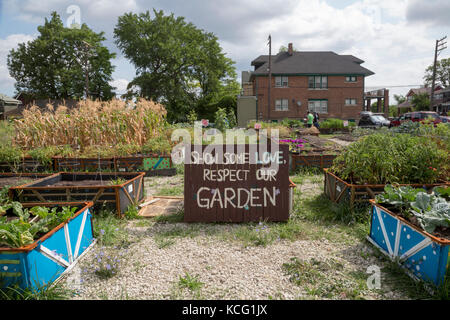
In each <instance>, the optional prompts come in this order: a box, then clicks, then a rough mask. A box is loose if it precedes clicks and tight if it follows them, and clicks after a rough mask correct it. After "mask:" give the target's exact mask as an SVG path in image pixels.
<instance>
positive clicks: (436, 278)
mask: <svg viewBox="0 0 450 320" xmlns="http://www.w3.org/2000/svg"><path fill="white" fill-rule="evenodd" d="M370 202H371V204H372V222H371V226H370V234H369V236H368V240H369V241H370V242H371V243H372V244H373V245H375V246H376V247H377V248H378V249H380V250H381V251H382V252H383V253H384V254H386V255H387V256H389V257H390V258H391V259H392V260H393V261H396V262H399V263H400V265H401V266H402V267H404V268H405V269H406V270H407V271H408V274H409V275H410V276H412V277H413V278H416V279H421V280H424V281H426V282H429V283H433V284H434V285H436V286H439V285H441V284H442V283H443V281H444V279H445V276H446V275H449V272H450V257H449V248H450V240H446V239H441V238H437V237H435V236H433V235H431V234H429V233H427V232H425V231H423V230H421V229H420V228H418V227H416V226H414V225H413V224H411V223H410V222H408V221H406V220H405V219H403V218H402V217H399V216H397V215H396V214H395V213H393V212H391V211H389V210H388V209H386V208H384V207H382V206H380V205H379V204H377V203H375V201H374V200H371V201H370Z"/></svg>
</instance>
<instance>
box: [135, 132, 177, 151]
mask: <svg viewBox="0 0 450 320" xmlns="http://www.w3.org/2000/svg"><path fill="white" fill-rule="evenodd" d="M171 152H172V145H171V144H170V140H169V139H167V138H166V137H164V136H162V135H160V136H158V137H154V138H150V139H148V140H147V142H146V143H145V144H144V145H143V146H142V153H143V154H150V153H157V154H170V153H171Z"/></svg>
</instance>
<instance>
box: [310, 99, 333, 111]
mask: <svg viewBox="0 0 450 320" xmlns="http://www.w3.org/2000/svg"><path fill="white" fill-rule="evenodd" d="M308 110H309V111H311V112H317V113H319V114H328V100H326V99H323V100H308Z"/></svg>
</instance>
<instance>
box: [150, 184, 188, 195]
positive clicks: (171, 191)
mask: <svg viewBox="0 0 450 320" xmlns="http://www.w3.org/2000/svg"><path fill="white" fill-rule="evenodd" d="M156 193H157V195H155V197H156V196H174V197H175V196H183V194H184V186H183V185H181V186H171V187H163V188H161V189H159V190H158V191H157V192H156Z"/></svg>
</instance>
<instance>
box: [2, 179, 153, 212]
mask: <svg viewBox="0 0 450 320" xmlns="http://www.w3.org/2000/svg"><path fill="white" fill-rule="evenodd" d="M144 176H145V173H101V174H100V173H82V172H80V173H57V174H54V175H51V176H49V177H47V178H44V179H41V180H39V181H37V182H33V183H29V184H26V185H23V186H20V187H13V188H10V189H9V195H10V198H11V199H12V200H16V201H20V202H22V203H29V202H60V201H66V202H71V201H92V202H93V203H94V204H95V205H102V204H107V205H111V206H113V207H114V208H115V209H116V211H117V214H118V216H119V217H122V215H123V214H124V213H125V212H126V211H127V208H128V207H129V206H130V205H133V204H137V203H138V202H139V201H141V200H142V199H143V197H144ZM117 178H122V179H124V180H126V182H125V183H123V184H120V185H108V184H107V183H104V182H105V181H109V180H113V179H117ZM83 180H85V181H86V180H96V181H98V182H99V183H98V185H93V184H92V183H89V184H86V185H83V184H82V183H81V184H76V185H72V186H66V185H55V184H57V183H61V181H67V182H68V183H70V182H76V181H83Z"/></svg>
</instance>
